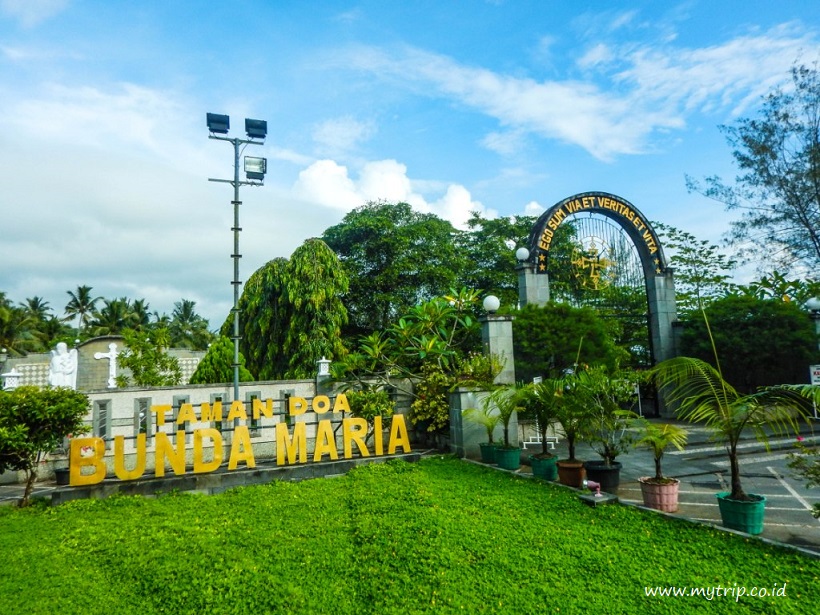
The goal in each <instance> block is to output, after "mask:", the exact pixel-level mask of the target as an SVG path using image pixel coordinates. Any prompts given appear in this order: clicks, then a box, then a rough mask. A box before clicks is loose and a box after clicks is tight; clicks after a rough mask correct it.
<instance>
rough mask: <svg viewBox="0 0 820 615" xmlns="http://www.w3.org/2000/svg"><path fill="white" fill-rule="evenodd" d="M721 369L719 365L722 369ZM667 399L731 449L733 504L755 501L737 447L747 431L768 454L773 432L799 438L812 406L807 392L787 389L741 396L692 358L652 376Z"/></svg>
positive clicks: (668, 363) (663, 365)
mask: <svg viewBox="0 0 820 615" xmlns="http://www.w3.org/2000/svg"><path fill="white" fill-rule="evenodd" d="M718 365H719V364H718ZM650 374H651V376H652V378H653V379H654V380H655V382H656V383H657V385H658V389H659V390H660V391H664V390H666V399H667V401H669V402H670V403H672V404H676V405H678V415H679V416H680V417H681V418H683V419H684V420H688V421H692V422H701V423H704V424H705V425H706V427H707V428H708V429H709V430H710V431H711V432H712V437H713V439H714V440H716V441H718V442H721V443H722V444H724V445H725V446H726V452H727V454H728V455H729V467H730V470H731V480H732V492H731V494H730V495H729V498H730V499H732V500H740V501H748V500H753V499H755V498H752V497H750V496H748V495H747V494H746V493H745V492H744V491H743V487H742V486H741V483H740V464H739V461H738V444H739V443H740V438H741V435H742V433H743V431H744V430H745V429H747V428H748V429H751V430H752V431H753V433H754V435H755V437H756V438H757V440H758V441H759V442H761V443H763V444H764V445H765V446H766V448H767V449H768V446H769V441H768V438H769V434H768V430H771V431H773V432H774V434H775V435H783V434H784V433H788V432H795V433H796V432H797V431H798V425H797V419H798V417H803V418H806V417H807V416H808V412H809V409H810V408H811V402H810V401H809V399H808V398H807V397H806V395H807V394H808V393H809V392H810V389H809V388H806V387H794V386H788V385H781V386H773V387H765V388H762V389H759V390H758V391H757V392H755V393H750V394H746V395H742V394H740V393H738V392H737V390H735V388H734V387H733V386H732V385H731V384H729V383H728V382H726V380H724V379H723V375H722V373H721V372H720V371H719V369H715V368H714V367H712V366H711V365H709V364H708V363H706V362H705V361H702V360H700V359H695V358H692V357H677V358H674V359H668V360H666V361H663V362H661V363H659V364H658V365H656V366H655V367H654V368H653V369H652V370H650Z"/></svg>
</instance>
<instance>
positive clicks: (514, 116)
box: [346, 13, 818, 160]
mask: <svg viewBox="0 0 820 615" xmlns="http://www.w3.org/2000/svg"><path fill="white" fill-rule="evenodd" d="M621 17H622V20H621V22H620V23H619V26H624V25H626V24H628V23H629V22H630V21H632V20H634V18H635V15H634V14H633V13H624V14H622V15H621ZM817 48H818V44H817V40H816V36H815V35H814V34H812V33H810V32H805V31H802V30H801V29H799V28H798V27H796V26H794V25H790V24H786V25H782V26H778V27H775V28H772V29H770V30H769V31H767V32H763V33H753V34H749V35H747V36H743V37H737V38H735V39H733V40H729V41H727V42H725V43H722V44H720V45H715V46H712V47H707V48H704V49H686V48H680V47H673V46H671V45H664V46H660V47H649V46H637V45H635V44H634V43H631V42H622V43H620V42H618V40H617V39H616V42H615V44H607V43H605V42H603V41H599V42H598V43H597V44H596V45H595V46H593V47H592V48H590V49H589V50H588V51H587V52H586V53H585V55H583V56H582V57H581V58H580V59H579V60H578V63H579V65H580V66H582V67H584V68H586V69H591V70H597V71H599V74H595V75H588V76H587V77H586V79H585V80H584V81H575V80H563V81H558V80H552V81H536V80H534V79H530V78H526V77H519V76H510V75H505V74H500V73H497V72H493V71H491V70H488V69H484V68H481V67H473V66H466V65H464V64H460V63H458V62H457V61H455V60H453V59H452V58H449V57H446V56H443V55H438V54H434V53H429V52H426V51H422V50H418V49H405V50H403V51H401V52H400V53H398V54H396V55H395V56H392V57H391V56H390V55H388V54H387V53H386V52H385V51H383V50H377V49H372V48H364V49H362V48H358V49H355V50H353V51H351V52H350V54H349V56H348V57H347V58H346V61H348V62H349V63H350V64H351V65H352V66H354V67H356V68H358V69H360V70H365V71H368V72H371V73H374V74H377V75H380V76H383V77H385V78H389V79H394V80H398V79H400V80H402V82H405V83H407V84H409V87H414V88H418V87H419V86H426V87H427V89H428V90H429V93H430V95H437V96H444V97H447V98H451V99H453V100H455V101H457V102H459V103H460V104H462V105H465V106H466V107H470V108H473V109H475V110H477V111H478V112H479V113H483V114H486V115H489V116H491V117H493V118H496V120H497V121H498V123H499V125H500V126H501V127H503V128H505V129H507V130H509V131H511V133H507V132H497V131H494V132H492V133H490V134H489V135H487V136H486V137H485V138H484V141H483V143H484V144H485V146H487V147H489V148H491V149H493V150H494V151H496V152H500V153H508V152H511V151H513V150H514V148H513V147H511V146H510V141H509V134H512V133H515V132H516V131H520V132H522V133H524V132H526V133H532V134H537V135H539V136H541V137H543V138H547V139H557V140H560V141H563V142H566V143H570V144H574V145H577V146H580V147H582V148H584V149H585V150H587V151H588V152H589V153H590V154H591V155H593V156H594V157H596V158H598V159H600V160H611V159H613V158H614V157H616V156H618V155H623V154H637V153H642V152H645V151H648V150H650V149H651V138H652V136H653V134H660V133H663V132H665V131H668V130H670V129H681V128H683V127H684V126H685V124H686V119H687V116H688V114H690V113H692V112H693V111H696V110H698V111H713V110H715V109H729V110H730V111H732V112H738V111H739V110H740V109H743V108H744V107H745V106H746V105H747V104H748V103H749V102H751V101H754V100H757V99H758V97H759V96H760V95H761V94H762V93H764V92H765V91H767V90H768V89H769V88H771V87H772V85H775V84H776V83H779V82H782V81H783V79H784V77H785V76H786V73H787V71H788V68H789V67H790V66H791V64H792V63H793V62H794V60H795V58H797V57H799V56H800V53H801V50H805V49H817ZM612 58H617V61H618V65H619V66H620V67H621V70H620V72H617V73H611V72H604V71H611V70H612V67H611V66H610V64H611V62H610V61H609V60H610V59H612ZM613 84H614V85H615V87H614V88H613V87H612V85H613ZM430 86H432V89H430ZM738 101H740V102H738ZM501 135H505V136H504V137H502V136H501Z"/></svg>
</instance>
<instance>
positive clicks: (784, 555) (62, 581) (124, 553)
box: [0, 457, 820, 615]
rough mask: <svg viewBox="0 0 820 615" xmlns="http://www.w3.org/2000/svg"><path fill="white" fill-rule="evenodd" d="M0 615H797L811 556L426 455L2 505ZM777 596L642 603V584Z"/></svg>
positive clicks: (816, 578)
mask: <svg viewBox="0 0 820 615" xmlns="http://www.w3.org/2000/svg"><path fill="white" fill-rule="evenodd" d="M0 554H2V565H0V613H4V614H9V613H27V614H29V613H83V615H89V614H92V613H106V614H120V613H140V614H150V613H173V614H175V615H178V614H183V613H196V614H203V613H219V614H226V613H333V615H343V614H347V613H351V614H352V613H357V614H360V613H374V614H375V613H378V614H380V615H381V614H385V613H402V614H406V613H462V612H466V613H581V612H586V611H589V612H593V613H680V612H687V613H691V612H701V611H702V612H709V613H735V612H744V613H772V612H777V613H813V612H816V610H815V609H816V607H817V604H818V602H819V601H820V562H818V561H817V560H813V559H810V558H808V557H806V556H804V555H801V554H799V553H795V552H793V551H790V550H785V549H780V548H777V547H773V546H771V545H767V544H764V543H762V542H760V541H757V540H755V539H744V538H743V537H740V536H736V535H731V534H727V533H724V532H721V531H719V530H716V529H713V528H709V527H703V526H699V525H694V524H690V523H686V522H683V521H677V520H674V519H667V518H664V517H662V516H660V515H656V514H652V513H649V512H646V511H641V510H638V509H634V508H630V507H623V506H604V507H599V508H595V509H593V508H590V507H587V506H585V505H583V504H581V503H580V502H579V501H578V500H577V497H576V496H575V495H574V493H572V492H570V491H568V490H566V489H563V488H561V487H558V486H555V485H551V484H547V483H543V482H540V481H536V480H526V479H522V478H519V477H516V476H512V475H510V474H507V473H502V472H498V471H496V470H493V469H490V468H486V467H482V466H478V465H475V464H470V463H467V462H463V461H459V460H457V459H453V458H450V457H434V458H427V459H424V460H422V461H421V462H419V463H417V464H408V463H404V462H388V463H385V464H376V465H370V466H367V467H363V468H359V469H357V470H355V471H353V472H351V473H350V474H348V475H346V476H344V477H339V478H335V479H317V480H312V481H305V482H301V483H281V482H279V483H272V484H269V485H262V486H256V487H244V488H241V489H236V490H233V491H230V492H228V493H225V494H223V495H220V496H201V495H175V496H166V497H161V498H156V499H145V498H138V497H114V498H110V499H107V500H84V501H76V502H71V503H68V504H64V505H62V506H59V507H55V508H48V507H42V506H41V507H35V508H31V509H28V510H18V509H15V508H11V507H3V508H2V509H0ZM783 583H786V590H785V591H786V595H785V596H780V597H778V596H775V597H768V598H752V597H742V598H740V601H739V602H736V600H735V598H734V597H732V596H723V597H714V599H712V600H707V599H706V598H704V597H700V596H697V597H647V596H646V595H645V591H644V587H645V586H664V587H665V586H680V587H683V586H687V587H693V586H694V587H715V586H718V585H720V586H723V587H729V588H732V587H734V586H735V585H736V586H742V587H746V588H749V589H750V588H752V587H765V588H769V589H771V588H772V587H773V586H775V585H776V586H777V587H781V586H782V585H783Z"/></svg>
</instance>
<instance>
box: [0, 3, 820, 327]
mask: <svg viewBox="0 0 820 615" xmlns="http://www.w3.org/2000/svg"><path fill="white" fill-rule="evenodd" d="M817 8H818V7H817V3H816V0H781V1H778V2H771V1H769V0H743V1H734V0H684V1H681V2H676V1H674V0H668V1H663V2H657V1H650V0H646V1H632V2H611V1H608V2H599V1H586V2H584V1H577V2H562V1H558V0H541V1H526V0H521V1H515V0H493V1H481V0H462V1H459V2H455V1H452V2H447V1H444V0H435V1H426V0H417V1H414V2H397V1H396V2H385V1H384V0H361V1H355V0H351V1H348V2H342V1H312V2H300V1H296V0H294V1H290V0H279V1H276V2H274V1H264V0H224V1H222V2H218V3H217V2H199V1H195V0H174V1H173V2H168V1H167V0H166V1H163V2H159V1H153V0H144V1H141V2H126V1H120V0H108V1H106V0H0V100H1V101H2V105H0V291H2V292H5V293H6V296H7V298H9V299H11V300H12V301H14V302H15V303H20V302H24V301H25V300H26V299H27V298H29V297H34V296H39V297H42V298H44V299H46V300H47V301H49V303H50V306H51V307H52V308H53V309H54V311H55V313H56V314H57V315H58V316H62V314H63V309H64V307H65V304H66V303H67V301H68V300H69V296H68V294H67V291H69V290H74V289H76V288H77V287H78V286H80V285H89V286H92V287H93V293H94V295H99V296H103V297H105V298H108V299H114V298H117V297H122V296H127V297H129V298H131V299H137V298H144V299H146V300H147V301H148V303H149V306H150V309H151V311H157V312H160V313H163V312H165V313H169V314H170V313H171V311H172V310H173V307H174V303H175V302H177V301H180V300H181V299H183V298H184V299H190V300H194V301H196V307H197V310H198V312H199V313H200V314H201V315H203V316H204V317H205V318H207V319H208V320H209V321H210V325H211V328H212V329H216V328H218V327H219V326H221V324H222V322H223V321H224V320H225V318H226V317H227V316H228V315H229V311H230V307H231V305H232V302H233V290H232V286H231V283H230V282H231V280H232V278H233V262H232V260H231V254H232V253H233V234H232V231H231V227H232V226H233V208H232V205H231V200H232V198H233V189H232V188H231V186H230V185H228V184H224V183H215V182H209V181H208V179H209V178H214V179H231V178H232V177H233V148H232V146H231V145H230V144H228V143H224V142H221V141H217V140H212V139H209V138H208V130H207V127H206V123H205V117H206V113H207V112H212V113H221V114H227V115H229V116H230V118H231V132H230V135H229V136H231V137H242V136H243V129H244V118H254V119H263V120H266V121H267V122H268V137H267V139H266V141H265V144H264V145H263V146H249V147H248V148H246V150H245V151H244V152H243V155H250V156H261V157H265V158H267V161H268V174H267V176H266V178H265V182H264V183H265V185H264V186H263V187H243V188H241V190H240V200H241V201H242V205H241V207H240V226H241V228H242V232H241V238H240V242H241V244H240V252H241V254H242V259H241V262H240V278H241V279H242V280H247V278H248V277H249V276H250V275H251V273H253V271H255V270H256V269H257V268H259V267H260V266H262V265H263V264H264V263H265V262H267V261H269V260H271V259H273V258H276V257H289V256H290V255H291V253H292V252H293V251H294V250H295V249H296V248H297V247H299V246H300V245H301V244H302V243H303V242H304V241H305V240H306V239H309V238H311V237H319V236H321V235H322V233H323V232H324V231H325V229H327V228H328V227H330V226H332V225H334V224H337V223H339V222H340V221H341V220H342V218H343V217H344V215H345V214H346V213H347V212H349V211H351V210H353V209H354V208H356V207H359V206H361V205H363V204H365V203H367V202H368V201H378V200H383V201H388V202H398V201H405V202H407V203H410V204H411V205H412V206H413V207H414V208H415V209H417V210H418V211H422V212H430V213H435V214H436V215H438V216H440V217H442V218H446V219H448V220H450V221H451V222H452V223H453V224H454V225H456V226H457V227H463V225H464V222H465V221H466V219H467V218H468V216H469V213H470V211H479V212H481V214H482V215H484V216H485V217H497V216H513V215H522V214H527V215H539V214H540V213H542V212H543V211H545V210H546V209H548V208H549V207H551V206H552V205H554V204H556V203H558V202H559V201H561V200H563V199H564V198H567V197H569V196H572V195H574V194H577V193H580V192H588V191H604V192H610V193H613V194H616V195H618V196H619V197H621V198H623V199H626V200H627V201H629V202H631V203H632V204H633V205H634V206H635V207H636V208H637V209H638V210H639V211H641V212H642V213H643V214H644V215H645V216H646V217H647V218H648V219H649V220H652V221H655V222H663V223H665V224H670V225H672V226H675V227H677V228H679V229H682V230H684V231H687V232H690V233H692V234H694V235H695V236H696V237H698V238H699V239H705V240H709V241H712V242H714V243H718V242H720V240H721V237H722V235H723V234H724V233H725V232H726V231H727V230H728V229H729V222H730V221H731V220H732V219H734V218H735V217H736V213H734V212H726V211H725V210H724V208H723V207H722V206H721V205H720V204H718V203H715V202H713V201H710V200H708V199H706V198H705V197H703V196H701V195H699V194H697V193H690V192H689V191H687V188H686V181H685V177H686V176H687V175H689V176H691V177H694V178H696V179H701V178H704V177H706V176H710V175H719V176H721V177H723V178H724V179H725V180H729V181H731V180H732V178H733V177H734V176H735V175H736V168H735V167H734V166H733V160H732V155H731V148H730V146H729V145H728V144H727V142H726V139H725V135H724V134H723V133H722V132H721V131H720V129H719V126H721V125H732V124H733V123H735V122H737V121H738V120H739V119H741V118H744V117H754V115H755V113H756V112H757V111H758V109H759V105H760V102H761V99H762V96H764V95H765V94H766V93H767V92H768V91H770V90H771V88H773V87H777V86H783V85H787V83H788V79H789V69H790V68H791V67H792V66H793V65H794V64H795V63H803V64H812V63H814V62H816V61H818V60H820V11H818V10H817ZM487 290H490V291H491V289H487Z"/></svg>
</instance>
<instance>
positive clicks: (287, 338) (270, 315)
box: [221, 239, 348, 380]
mask: <svg viewBox="0 0 820 615" xmlns="http://www.w3.org/2000/svg"><path fill="white" fill-rule="evenodd" d="M347 290H348V278H347V276H346V274H345V273H344V270H343V269H342V267H341V264H340V262H339V260H338V258H337V257H336V255H335V254H334V253H333V252H332V251H331V250H330V248H329V247H328V246H327V245H326V244H325V243H324V242H323V241H321V240H319V239H308V240H307V241H305V242H304V243H303V244H302V245H301V246H300V247H299V248H297V249H296V250H295V251H294V253H293V254H292V255H291V258H290V260H286V259H283V258H277V259H274V260H272V261H269V262H268V263H267V264H265V265H264V266H263V267H261V268H259V269H258V270H257V271H255V272H254V273H253V275H252V276H251V277H250V278H249V279H248V282H247V284H246V285H245V290H244V292H243V293H242V297H241V298H240V301H239V309H240V311H241V312H240V313H241V318H240V327H241V330H240V335H241V336H242V340H241V342H240V350H241V352H242V354H243V355H244V356H245V359H246V360H247V363H248V369H249V370H250V371H251V372H252V373H254V374H256V375H257V378H259V379H260V380H276V379H283V378H309V377H312V376H313V375H314V374H315V373H316V361H318V360H319V359H321V358H322V357H326V358H328V359H331V360H334V361H338V360H340V359H343V358H344V356H345V354H346V350H345V348H344V346H343V344H342V341H341V328H342V326H344V324H345V322H347V311H346V310H345V307H344V305H342V302H341V297H342V295H343V294H344V293H346V292H347ZM233 327H234V324H233V316H230V317H229V318H228V319H227V320H226V321H225V323H224V324H223V326H222V329H221V334H222V335H223V336H225V337H230V336H231V335H232V334H233Z"/></svg>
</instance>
